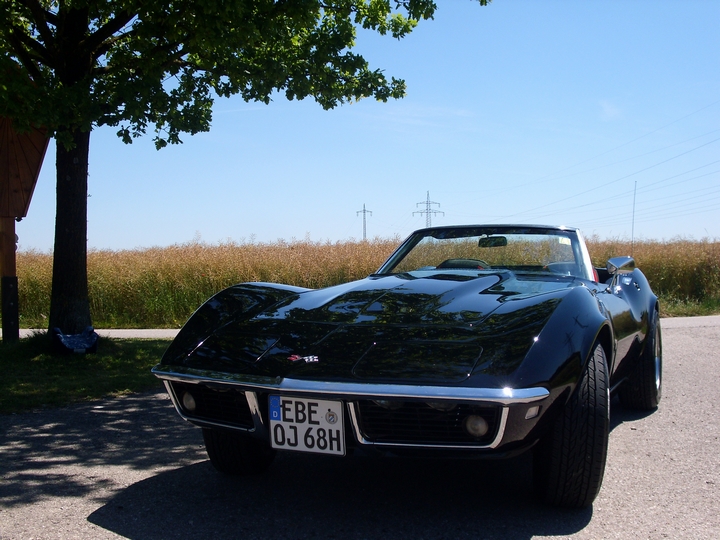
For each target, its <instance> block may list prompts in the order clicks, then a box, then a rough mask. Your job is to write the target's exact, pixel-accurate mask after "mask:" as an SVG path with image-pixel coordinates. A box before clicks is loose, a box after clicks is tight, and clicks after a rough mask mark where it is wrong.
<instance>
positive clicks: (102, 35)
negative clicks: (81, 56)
mask: <svg viewBox="0 0 720 540" xmlns="http://www.w3.org/2000/svg"><path fill="white" fill-rule="evenodd" d="M136 16H137V13H128V12H127V11H121V12H120V13H118V14H117V15H116V16H115V18H113V19H111V20H110V21H108V22H107V23H106V24H104V25H103V26H101V27H100V28H98V29H97V30H96V31H95V32H93V33H92V34H91V35H90V36H88V38H87V39H85V40H83V43H81V46H83V47H85V48H86V50H88V51H92V52H93V55H95V51H97V50H98V49H100V48H101V46H103V44H104V43H105V42H106V40H109V39H110V38H112V37H113V35H115V33H116V32H119V31H120V30H122V29H123V27H125V26H126V25H127V24H128V23H129V22H130V21H132V20H133V19H134V18H135V17H136ZM125 35H127V34H125ZM109 48H110V45H108V46H107V47H105V48H104V52H103V53H102V54H105V52H107V51H108V50H109ZM102 54H100V55H98V57H99V56H102Z"/></svg>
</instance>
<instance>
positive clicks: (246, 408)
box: [153, 225, 662, 507]
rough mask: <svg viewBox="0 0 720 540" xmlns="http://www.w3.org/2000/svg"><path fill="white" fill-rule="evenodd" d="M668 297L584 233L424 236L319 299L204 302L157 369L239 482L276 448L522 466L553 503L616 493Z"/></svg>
mask: <svg viewBox="0 0 720 540" xmlns="http://www.w3.org/2000/svg"><path fill="white" fill-rule="evenodd" d="M661 371H662V352H661V337H660V325H659V319H658V301H657V298H656V296H655V295H654V294H653V292H652V291H651V289H650V286H649V284H648V282H647V280H646V278H645V276H644V275H643V274H642V272H641V271H640V270H639V269H637V268H635V263H634V261H633V259H632V258H630V257H618V258H613V259H610V260H609V261H608V263H607V268H597V269H596V268H593V267H592V264H591V262H590V256H589V254H588V250H587V247H586V245H585V242H584V240H583V237H582V235H581V234H580V232H579V231H578V230H576V229H572V228H566V227H545V226H529V225H506V226H497V225H472V226H457V227H433V228H427V229H422V230H419V231H417V232H415V233H413V234H412V235H411V236H410V237H409V238H408V239H407V240H405V241H404V242H403V243H402V244H401V245H400V247H399V248H398V249H397V250H396V251H395V252H394V253H393V254H392V256H390V258H389V259H388V260H387V262H385V264H383V265H382V267H380V269H379V270H378V271H377V273H375V274H372V275H370V276H368V277H367V278H365V279H362V280H359V281H355V282H351V283H346V284H343V285H337V286H334V287H328V288H325V289H318V290H312V289H303V288H298V287H292V286H288V285H277V284H270V283H244V284H240V285H235V286H233V287H230V288H228V289H225V290H223V291H221V292H220V293H218V294H217V295H215V296H214V297H212V298H211V299H210V300H208V301H207V302H206V303H205V304H203V305H202V306H201V307H200V308H199V309H198V310H197V312H196V313H195V314H194V315H193V316H192V317H191V318H190V319H189V321H188V322H187V324H185V326H184V327H183V328H182V330H181V331H180V333H179V334H178V336H177V337H176V339H175V340H174V341H173V342H172V344H171V345H170V347H169V348H168V350H167V352H166V353H165V355H164V356H163V358H162V360H161V362H160V364H158V365H157V366H156V367H155V368H154V369H153V372H154V373H155V375H156V376H157V377H159V378H160V379H162V380H163V381H164V383H165V386H166V388H167V391H168V393H169V394H170V397H171V398H172V401H173V403H174V405H175V407H176V409H177V411H178V413H180V415H181V416H182V417H183V418H185V419H186V420H188V421H190V422H192V423H194V424H196V425H198V426H200V427H202V430H203V436H204V440H205V446H206V448H207V453H208V455H209V457H210V461H211V462H212V464H213V465H214V466H215V467H216V468H217V469H218V470H219V471H222V472H224V473H229V474H249V473H257V472H261V471H263V470H265V469H266V468H267V467H268V466H269V465H270V464H271V462H272V460H273V457H274V455H275V452H276V451H277V450H294V451H300V452H315V453H322V454H328V455H336V456H343V455H347V454H350V453H352V452H359V451H365V452H374V453H384V454H394V455H431V456H445V457H473V458H483V457H507V456H513V455H516V454H518V453H520V452H524V451H526V450H529V449H532V451H533V453H534V458H533V459H534V483H535V488H536V491H537V493H538V495H539V496H540V497H541V499H542V500H544V501H546V502H548V503H550V504H554V505H559V506H568V507H577V506H586V505H589V504H591V503H592V501H593V500H594V499H595V497H596V495H597V493H598V491H599V490H600V486H601V483H602V478H603V473H604V469H605V460H606V455H607V443H608V424H609V406H610V394H611V392H614V391H615V390H617V392H618V394H619V397H620V399H621V402H622V403H623V404H624V405H625V406H628V407H632V408H637V409H645V410H651V409H654V408H656V407H657V405H658V402H659V400H660V393H661Z"/></svg>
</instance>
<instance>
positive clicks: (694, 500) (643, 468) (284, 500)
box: [0, 317, 720, 540]
mask: <svg viewBox="0 0 720 540" xmlns="http://www.w3.org/2000/svg"><path fill="white" fill-rule="evenodd" d="M663 333H664V353H665V354H664V356H665V358H664V360H665V380H664V389H663V400H662V403H661V405H660V408H659V410H658V411H656V412H655V413H653V414H649V415H643V414H636V413H629V412H627V411H624V410H622V408H621V407H620V405H619V404H618V403H617V402H616V401H613V414H612V416H613V419H612V433H611V435H610V449H609V457H608V467H607V471H606V474H605V482H604V485H603V488H602V491H601V492H600V496H599V497H598V499H597V500H596V501H595V504H594V505H593V506H592V507H591V508H589V509H585V510H581V511H559V510H555V509H552V508H548V507H545V506H542V505H540V504H538V503H536V502H535V501H534V500H533V498H532V497H531V493H530V460H529V459H528V457H527V456H521V457H520V458H517V459H515V460H513V461H507V462H494V463H488V462H467V461H464V462H442V461H438V462H436V461H400V460H392V459H386V460H374V459H368V458H357V457H351V458H346V459H337V458H320V457H314V456H308V455H297V454H288V453H285V454H280V455H279V456H278V459H277V460H276V462H275V463H274V465H273V467H272V468H271V470H270V471H269V472H268V473H267V475H265V476H262V477H259V478H251V479H233V478H227V477H223V476H220V475H218V474H216V473H215V472H214V470H213V469H212V467H211V466H210V464H209V462H208V461H207V459H206V456H205V453H204V450H203V448H202V440H201V436H200V432H199V430H198V429H197V428H194V427H192V426H190V425H188V424H186V423H184V422H183V421H181V420H180V419H179V418H178V417H177V415H176V414H175V412H174V411H173V410H172V408H171V405H170V402H169V400H168V399H167V398H166V397H165V396H164V395H163V394H161V393H150V394H143V395H134V396H129V397H125V398H121V399H112V400H106V401H99V402H93V403H88V404H82V405H76V406H72V407H68V408H64V409H55V410H47V411H39V412H33V413H27V414H19V415H6V416H0V539H2V540H11V539H12V540H15V539H17V540H20V539H22V540H27V539H31V538H35V539H46V538H47V539H50V538H58V539H65V538H78V539H79V538H97V539H106V538H132V539H160V538H170V539H173V538H178V539H184V538H213V539H225V538H243V539H254V538H258V539H259V538H264V539H275V538H338V539H346V538H347V539H364V538H367V539H375V538H382V539H386V538H388V539H393V538H413V539H439V538H448V539H455V538H503V539H530V538H566V537H568V538H578V539H601V538H602V539H611V538H622V539H625V538H628V539H633V540H639V539H644V538H651V539H664V538H670V539H683V538H691V539H695V538H697V539H714V538H720V517H719V516H720V492H719V490H718V486H719V484H720V399H718V398H720V395H719V394H720V390H718V387H719V385H718V382H717V380H718V366H717V364H718V360H720V357H719V356H718V352H717V351H718V345H720V317H701V318H696V319H673V320H663Z"/></svg>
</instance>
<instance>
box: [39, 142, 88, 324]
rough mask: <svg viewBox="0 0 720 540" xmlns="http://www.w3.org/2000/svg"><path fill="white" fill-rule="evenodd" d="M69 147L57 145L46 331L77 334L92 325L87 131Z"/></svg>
mask: <svg viewBox="0 0 720 540" xmlns="http://www.w3.org/2000/svg"><path fill="white" fill-rule="evenodd" d="M72 138H73V148H71V149H67V148H66V147H65V145H64V144H62V143H58V144H57V157H56V167H57V210H56V214H55V247H54V250H53V277H52V293H51V295H50V320H49V322H48V324H49V330H52V329H53V328H59V329H60V330H61V331H62V332H63V333H64V334H78V333H80V332H82V331H83V330H84V329H85V328H87V327H88V326H91V325H92V319H91V318H90V301H89V298H88V285H87V191H88V189H87V186H88V183H87V179H88V158H89V148H90V132H89V131H88V132H81V131H79V130H77V129H76V130H75V131H74V132H73V133H72Z"/></svg>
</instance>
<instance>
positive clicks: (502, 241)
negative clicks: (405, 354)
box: [378, 227, 591, 279]
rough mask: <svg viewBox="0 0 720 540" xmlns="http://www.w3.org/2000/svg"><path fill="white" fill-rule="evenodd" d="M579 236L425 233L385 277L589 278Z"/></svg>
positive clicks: (522, 230)
mask: <svg viewBox="0 0 720 540" xmlns="http://www.w3.org/2000/svg"><path fill="white" fill-rule="evenodd" d="M586 253H587V250H586V249H585V246H584V243H583V241H582V239H581V238H580V237H579V235H578V233H577V231H575V230H564V229H552V228H531V227H459V228H436V229H423V230H421V231H418V232H416V233H415V234H413V235H412V236H410V238H408V239H407V240H406V241H405V242H404V243H403V244H402V245H401V246H400V247H399V248H398V250H397V251H396V252H395V253H394V254H393V255H392V256H391V257H390V259H388V261H387V262H386V263H385V264H384V265H383V266H382V267H381V268H380V270H379V272H378V273H380V274H389V273H393V274H399V273H411V274H416V273H419V274H427V273H428V272H432V273H438V271H441V272H448V273H457V272H465V273H467V272H474V273H478V272H485V271H493V270H498V269H504V270H513V271H515V272H518V273H545V274H547V273H553V274H559V275H565V276H575V277H581V278H586V279H587V278H589V277H590V276H591V274H588V268H589V257H588V256H586V255H585V254H586Z"/></svg>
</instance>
